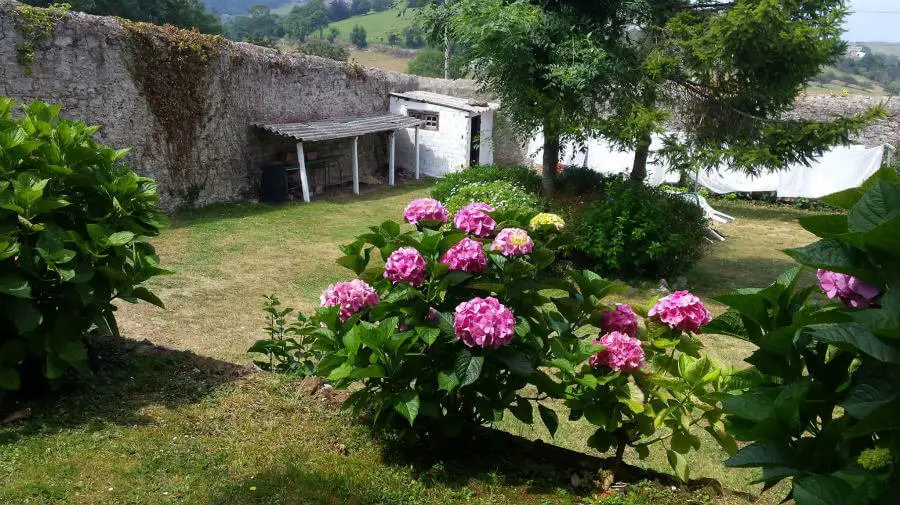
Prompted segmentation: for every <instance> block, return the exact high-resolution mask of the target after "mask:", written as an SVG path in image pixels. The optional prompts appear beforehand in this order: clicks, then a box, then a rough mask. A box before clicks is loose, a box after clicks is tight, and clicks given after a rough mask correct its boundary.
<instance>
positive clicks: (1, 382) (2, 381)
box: [0, 366, 22, 391]
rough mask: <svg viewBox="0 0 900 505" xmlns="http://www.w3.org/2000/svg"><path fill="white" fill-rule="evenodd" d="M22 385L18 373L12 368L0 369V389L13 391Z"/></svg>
mask: <svg viewBox="0 0 900 505" xmlns="http://www.w3.org/2000/svg"><path fill="white" fill-rule="evenodd" d="M21 385H22V381H21V380H20V379H19V372H18V371H17V370H16V369H15V368H12V367H8V366H7V367H0V389H6V390H12V391H15V390H17V389H19V387H20V386H21Z"/></svg>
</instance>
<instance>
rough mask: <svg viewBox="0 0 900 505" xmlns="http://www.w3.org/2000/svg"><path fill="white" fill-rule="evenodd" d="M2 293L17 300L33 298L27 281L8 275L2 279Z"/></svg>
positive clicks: (0, 280)
mask: <svg viewBox="0 0 900 505" xmlns="http://www.w3.org/2000/svg"><path fill="white" fill-rule="evenodd" d="M0 293H3V294H6V295H10V296H15V297H16V298H31V287H30V286H29V285H28V281H26V280H25V279H22V278H19V277H17V276H15V275H7V276H4V277H0Z"/></svg>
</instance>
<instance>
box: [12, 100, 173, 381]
mask: <svg viewBox="0 0 900 505" xmlns="http://www.w3.org/2000/svg"><path fill="white" fill-rule="evenodd" d="M14 108H15V103H14V102H13V101H12V100H10V99H8V98H0V397H2V395H3V393H4V392H6V391H9V390H18V389H20V388H21V387H22V386H23V382H28V381H32V384H31V385H34V383H35V382H39V381H36V380H35V379H37V378H39V377H40V376H43V377H45V378H46V379H48V380H50V381H51V383H56V382H57V381H59V380H60V379H62V378H63V376H64V375H65V373H66V371H67V370H70V369H75V370H78V371H86V370H87V352H86V349H85V346H84V343H83V337H84V335H85V333H86V332H87V331H88V330H90V329H91V328H92V327H94V326H96V327H99V328H100V329H102V330H104V331H106V332H109V333H112V334H118V329H117V326H116V318H115V310H116V306H115V305H114V303H113V302H115V301H116V300H125V301H127V302H130V303H137V302H138V301H139V300H144V301H147V302H150V303H152V304H154V305H159V306H160V307H161V306H162V302H161V301H160V300H159V299H158V298H157V297H156V296H155V295H153V294H152V293H151V292H150V291H149V290H147V288H145V287H143V286H141V283H143V282H144V281H146V280H148V279H150V278H151V277H153V276H156V275H159V274H162V273H164V272H165V271H164V270H163V269H161V268H160V267H159V260H158V258H157V257H156V255H155V252H154V250H153V246H151V245H150V244H149V243H147V242H145V241H144V240H142V238H143V237H152V236H155V235H157V234H158V233H159V229H160V227H162V226H164V225H165V224H166V219H165V217H164V216H163V215H162V213H161V212H160V210H159V209H158V208H157V205H156V203H157V200H158V199H159V197H158V196H157V194H156V183H155V182H154V181H153V180H152V179H149V178H146V177H140V176H138V175H137V174H136V173H134V171H132V170H131V169H130V168H128V167H126V166H124V165H121V164H120V163H119V160H121V158H122V157H123V156H125V154H126V153H127V152H128V151H127V150H115V149H112V148H109V147H106V146H103V145H101V144H98V143H97V142H95V141H94V140H92V138H91V137H92V136H93V134H94V133H95V132H96V131H97V128H98V127H95V126H87V125H85V124H84V123H81V122H73V121H68V120H64V119H60V118H59V112H60V107H59V106H51V105H47V104H44V103H41V102H33V103H31V104H29V105H26V106H24V107H22V109H21V113H22V114H21V115H20V116H19V117H17V118H16V119H13V111H14Z"/></svg>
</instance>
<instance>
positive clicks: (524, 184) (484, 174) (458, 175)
mask: <svg viewBox="0 0 900 505" xmlns="http://www.w3.org/2000/svg"><path fill="white" fill-rule="evenodd" d="M494 181H505V182H508V183H511V184H513V185H515V186H517V187H519V188H521V189H523V190H525V191H526V192H528V193H531V194H535V195H536V194H537V193H538V192H539V191H540V189H541V176H540V175H539V174H538V173H537V172H535V171H534V170H532V169H530V168H528V167H522V166H513V167H498V166H496V165H476V166H474V167H468V168H464V169H462V170H460V171H459V172H452V173H449V174H447V175H445V176H444V178H443V179H441V180H440V181H438V183H437V184H435V185H434V188H433V189H432V190H431V197H432V198H434V199H435V200H438V201H441V202H446V201H447V199H449V198H450V197H451V196H453V195H454V194H456V193H457V191H459V189H460V188H462V187H463V186H468V185H469V184H472V183H475V182H494Z"/></svg>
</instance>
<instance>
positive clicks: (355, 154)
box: [353, 137, 359, 195]
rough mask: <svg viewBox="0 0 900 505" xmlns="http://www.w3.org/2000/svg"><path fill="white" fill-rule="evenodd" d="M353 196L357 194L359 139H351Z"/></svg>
mask: <svg viewBox="0 0 900 505" xmlns="http://www.w3.org/2000/svg"><path fill="white" fill-rule="evenodd" d="M353 194H354V195H358V194H359V137H353Z"/></svg>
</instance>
